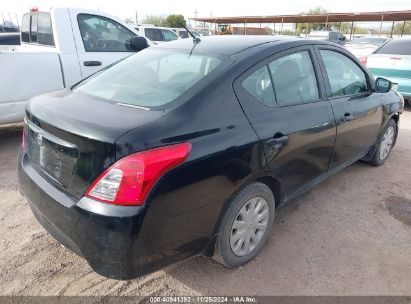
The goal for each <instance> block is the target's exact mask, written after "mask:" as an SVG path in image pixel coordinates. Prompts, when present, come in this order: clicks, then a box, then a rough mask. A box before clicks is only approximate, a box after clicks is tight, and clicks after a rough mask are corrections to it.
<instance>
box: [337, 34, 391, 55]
mask: <svg viewBox="0 0 411 304" xmlns="http://www.w3.org/2000/svg"><path fill="white" fill-rule="evenodd" d="M388 40H390V38H384V37H361V38H358V39H354V40H351V41H349V42H347V43H346V44H345V45H344V46H345V48H346V49H347V50H349V51H350V52H351V53H353V55H354V56H355V57H357V58H360V57H364V56H367V55H369V54H371V53H372V52H374V51H375V50H376V49H377V48H378V47H379V46H380V45H382V44H384V43H385V42H387V41H388Z"/></svg>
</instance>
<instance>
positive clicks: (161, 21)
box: [142, 15, 166, 26]
mask: <svg viewBox="0 0 411 304" xmlns="http://www.w3.org/2000/svg"><path fill="white" fill-rule="evenodd" d="M142 23H143V24H154V25H155V26H166V20H165V18H164V16H161V15H159V16H156V15H149V16H146V17H145V18H144V19H143V21H142Z"/></svg>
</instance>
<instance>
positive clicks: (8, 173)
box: [0, 107, 411, 296]
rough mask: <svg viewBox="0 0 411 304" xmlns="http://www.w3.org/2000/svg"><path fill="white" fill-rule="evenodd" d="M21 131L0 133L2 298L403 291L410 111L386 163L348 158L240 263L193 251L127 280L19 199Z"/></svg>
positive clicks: (408, 291)
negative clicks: (60, 235) (105, 273)
mask: <svg viewBox="0 0 411 304" xmlns="http://www.w3.org/2000/svg"><path fill="white" fill-rule="evenodd" d="M20 133H21V130H12V129H7V130H5V129H3V130H0V271H1V272H0V295H143V296H148V295H199V294H205V295H411V190H410V183H411V170H410V168H411V165H410V164H411V110H410V108H409V107H408V109H407V111H406V112H405V113H404V115H402V117H401V124H400V135H399V138H398V142H397V145H396V147H395V149H394V150H393V151H392V154H391V156H390V158H389V159H388V161H387V162H386V164H385V165H384V166H382V167H378V168H374V167H370V166H368V165H366V164H363V163H360V162H358V163H356V164H354V165H352V166H351V167H349V168H347V169H345V170H344V171H342V172H340V173H339V174H337V175H336V176H334V177H332V178H331V179H329V180H328V181H326V182H324V183H323V184H322V185H320V186H319V187H317V188H315V189H314V190H313V191H311V192H310V193H308V194H306V195H305V196H304V197H303V198H301V199H299V200H297V201H294V202H292V203H290V204H289V205H287V206H285V207H283V208H281V209H279V210H278V211H277V215H276V220H275V225H274V232H273V233H272V235H271V236H270V238H269V240H268V243H267V245H266V246H265V248H264V250H263V251H262V252H261V254H260V255H259V256H258V257H257V258H256V259H255V260H254V261H252V262H250V263H249V264H248V265H246V266H244V267H241V268H239V269H235V270H229V269H226V268H224V267H222V266H220V265H219V264H217V263H215V262H213V261H212V260H209V259H206V258H194V259H191V260H187V261H184V262H182V263H180V264H177V265H174V266H171V267H168V268H166V269H164V270H162V271H159V272H156V273H153V274H150V275H147V276H144V277H142V278H139V279H135V280H131V281H115V280H111V279H106V278H104V277H101V276H99V275H98V274H96V273H94V272H93V271H92V270H91V268H90V267H89V266H88V264H87V263H86V262H85V261H84V260H82V259H81V258H79V257H78V256H76V255H75V254H73V253H71V252H70V251H69V250H67V249H65V248H63V247H62V246H60V245H59V244H58V243H57V242H56V241H55V240H54V239H53V238H52V237H51V236H50V235H49V234H47V233H46V231H45V230H44V229H43V228H42V227H41V226H40V225H39V224H38V223H37V221H36V220H35V218H34V216H33V215H32V213H31V211H30V209H29V207H28V205H27V203H26V202H25V201H24V200H23V199H22V197H21V196H20V194H19V192H18V189H17V182H16V154H17V149H18V146H19V144H20V140H21V136H20Z"/></svg>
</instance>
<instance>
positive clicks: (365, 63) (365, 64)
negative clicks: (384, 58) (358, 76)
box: [359, 56, 367, 66]
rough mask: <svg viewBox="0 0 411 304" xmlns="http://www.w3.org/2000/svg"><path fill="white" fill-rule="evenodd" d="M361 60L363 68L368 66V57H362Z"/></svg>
mask: <svg viewBox="0 0 411 304" xmlns="http://www.w3.org/2000/svg"><path fill="white" fill-rule="evenodd" d="M359 60H360V62H361V64H362V65H363V66H367V56H363V57H360V58H359Z"/></svg>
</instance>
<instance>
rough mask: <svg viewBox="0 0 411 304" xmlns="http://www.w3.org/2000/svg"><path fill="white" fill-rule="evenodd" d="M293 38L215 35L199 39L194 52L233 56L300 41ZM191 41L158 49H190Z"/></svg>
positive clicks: (161, 46)
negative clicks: (271, 44)
mask: <svg viewBox="0 0 411 304" xmlns="http://www.w3.org/2000/svg"><path fill="white" fill-rule="evenodd" d="M300 39H301V38H295V37H283V36H281V37H279V36H247V35H241V36H240V35H238V36H237V35H221V36H219V35H216V36H207V37H201V42H199V43H197V45H196V46H195V50H196V51H203V52H210V53H216V54H221V55H229V56H231V55H234V54H237V53H239V52H241V51H244V50H246V49H249V48H251V47H254V46H257V45H261V44H266V43H267V44H268V43H282V42H289V41H296V40H300ZM193 46H194V43H193V40H192V39H181V40H175V41H171V42H167V43H163V44H161V45H159V46H156V47H159V48H173V49H192V48H193Z"/></svg>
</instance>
